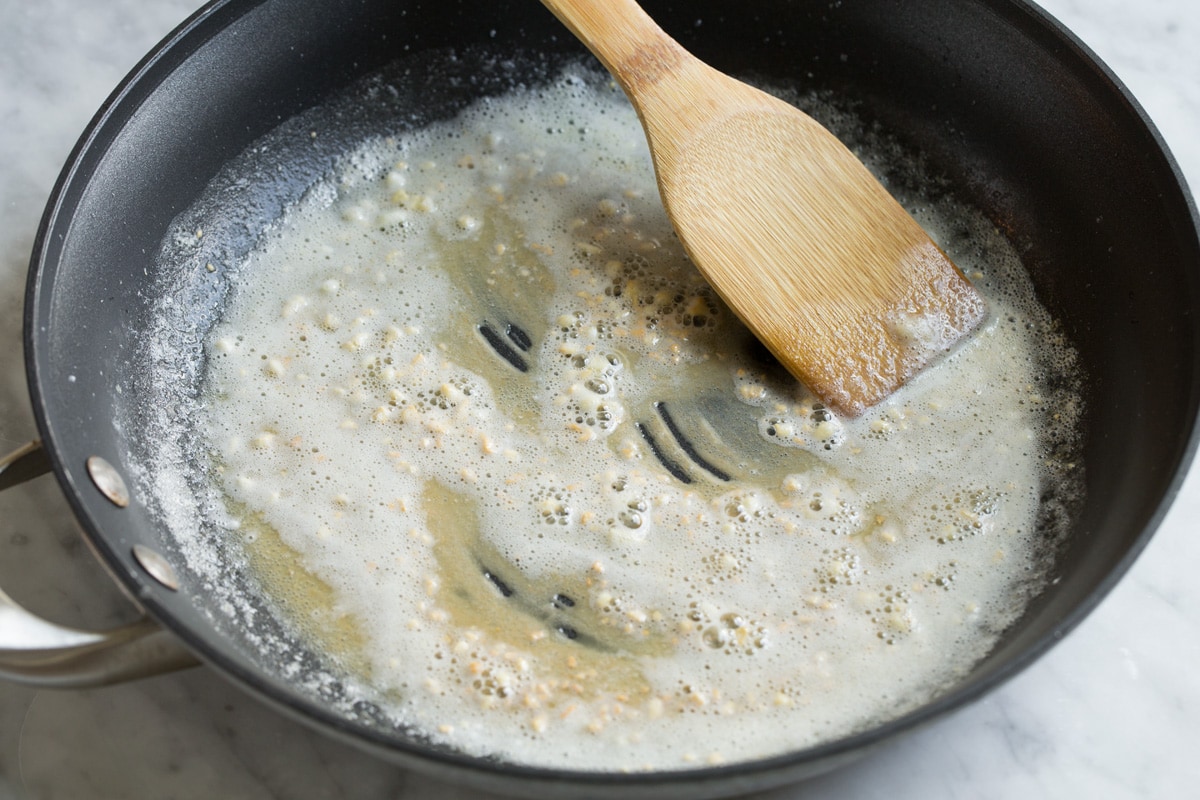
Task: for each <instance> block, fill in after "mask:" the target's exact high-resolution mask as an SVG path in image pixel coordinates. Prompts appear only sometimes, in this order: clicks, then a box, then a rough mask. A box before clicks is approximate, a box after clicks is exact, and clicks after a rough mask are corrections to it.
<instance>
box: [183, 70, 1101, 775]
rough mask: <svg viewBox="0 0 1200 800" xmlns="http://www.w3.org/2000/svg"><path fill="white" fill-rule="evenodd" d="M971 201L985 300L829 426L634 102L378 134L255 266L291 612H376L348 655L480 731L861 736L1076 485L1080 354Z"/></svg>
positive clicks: (244, 353)
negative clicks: (707, 239)
mask: <svg viewBox="0 0 1200 800" xmlns="http://www.w3.org/2000/svg"><path fill="white" fill-rule="evenodd" d="M947 219H950V220H952V221H953V223H954V224H955V225H956V226H958V227H962V226H964V225H965V226H968V227H970V229H971V230H970V237H969V239H970V241H971V242H972V243H973V244H972V245H971V247H970V248H969V249H964V248H962V247H959V248H954V250H955V252H952V255H953V256H954V257H956V258H957V259H958V261H959V264H960V266H962V267H963V268H964V271H966V272H967V274H968V275H971V276H973V277H974V279H975V282H976V284H977V285H978V286H979V287H980V288H981V290H982V291H983V292H984V293H985V294H987V295H988V300H989V304H990V308H991V314H990V318H989V320H988V322H987V323H986V324H985V326H984V327H983V328H982V330H980V331H979V332H978V333H977V334H976V335H974V336H973V337H971V339H970V340H969V341H967V342H966V343H964V344H963V345H961V346H960V347H958V348H957V349H955V350H954V351H953V352H952V353H951V354H950V355H949V356H948V357H947V358H946V359H945V360H944V362H943V363H941V364H939V365H938V366H937V367H936V368H935V369H932V370H929V371H927V372H926V373H925V374H923V375H921V376H919V377H918V378H917V379H915V380H914V381H913V382H912V383H911V384H910V385H909V386H907V387H906V388H905V389H903V390H902V391H901V392H900V393H898V394H896V395H895V396H893V397H892V398H890V399H888V400H887V401H886V402H885V403H883V404H881V405H880V406H878V407H877V408H875V409H872V410H871V411H869V412H868V413H867V414H866V415H864V416H863V417H862V418H860V419H856V420H843V419H838V418H837V417H835V416H833V415H832V414H830V413H829V412H828V411H826V410H824V409H823V408H821V407H820V405H819V404H818V403H816V401H815V400H814V398H812V397H811V396H809V395H808V393H807V392H805V391H804V390H803V388H802V387H797V386H795V385H794V383H793V382H792V381H790V380H789V379H787V378H786V376H784V375H782V374H781V373H780V372H779V371H777V370H775V369H773V368H772V367H769V366H763V365H762V364H760V363H759V362H757V361H756V360H755V359H754V357H753V355H752V347H751V342H750V340H749V338H748V336H747V334H746V333H745V332H744V331H743V330H742V329H741V328H740V326H738V324H737V323H736V320H734V319H733V317H732V315H731V314H730V312H729V311H728V310H727V309H726V308H725V307H724V306H723V305H722V304H721V303H720V302H719V300H717V299H716V297H715V295H714V294H713V293H712V291H711V290H710V289H709V288H708V287H707V286H706V285H705V284H704V283H703V282H702V280H701V279H700V277H699V276H698V274H697V273H696V272H695V271H694V270H693V269H692V267H691V266H690V264H688V262H687V259H686V257H685V256H684V254H683V252H682V249H681V247H680V246H679V244H678V243H677V242H676V240H675V238H674V236H673V234H672V233H671V231H670V228H669V226H668V223H667V222H666V220H665V217H664V215H663V213H662V211H661V208H660V206H659V204H658V199H657V194H656V190H655V185H654V179H653V175H652V173H651V167H650V162H649V157H648V155H647V153H646V152H645V146H644V143H643V141H642V138H641V133H640V129H639V128H638V126H637V121H636V118H635V116H634V114H633V112H632V111H631V110H630V109H629V107H628V106H627V105H626V104H625V102H624V100H623V98H622V97H621V96H620V95H619V93H618V92H616V91H615V90H614V89H612V87H602V88H597V87H596V86H594V85H592V83H591V82H589V81H586V80H583V79H581V78H578V77H572V76H570V75H568V76H566V77H564V78H563V79H562V80H560V81H559V82H557V83H556V84H555V85H554V86H552V87H551V88H547V89H542V90H538V91H525V92H514V93H512V94H511V95H509V96H507V97H505V98H503V99H493V100H488V101H483V102H481V103H480V104H479V105H477V106H475V107H473V108H472V109H470V110H469V111H468V112H466V113H465V114H463V115H461V116H460V117H458V118H456V119H454V120H452V121H449V122H445V123H439V124H437V125H434V126H432V127H430V128H428V129H426V130H424V131H421V132H419V133H414V134H410V135H406V136H404V137H403V138H400V139H397V140H390V139H389V140H380V141H375V142H371V143H368V144H367V145H365V146H364V147H363V148H362V149H361V150H360V151H358V152H356V153H353V154H352V155H351V156H349V157H348V158H347V160H346V166H345V169H344V170H343V172H342V173H341V174H340V175H339V176H338V178H337V180H334V181H331V182H329V183H328V184H325V185H323V186H321V187H320V188H319V189H318V190H316V191H313V192H310V193H309V194H308V195H307V197H306V199H305V201H304V202H303V203H302V204H300V206H299V207H297V208H295V209H293V210H292V211H291V212H290V214H289V217H288V219H287V220H286V221H285V222H284V223H283V224H282V225H281V226H280V227H279V229H278V230H277V231H276V232H274V233H273V234H272V235H271V236H269V237H268V238H267V239H266V240H265V241H264V242H263V244H262V245H261V246H260V248H259V249H258V251H256V252H255V253H254V255H253V256H252V257H251V259H250V261H249V262H248V263H247V264H246V265H244V266H243V267H242V269H241V271H240V275H241V277H240V279H239V284H238V285H237V286H236V292H235V297H234V299H233V301H232V303H231V305H230V307H229V309H228V312H227V314H226V316H225V318H224V320H223V322H222V323H221V325H220V326H219V329H218V330H217V331H216V332H215V334H214V336H213V337H212V343H211V347H210V358H211V362H210V363H211V366H210V372H209V374H208V376H207V379H206V380H207V385H206V391H207V396H208V399H209V402H208V403H207V405H206V407H205V410H204V418H203V421H202V424H203V426H204V430H205V432H206V435H207V437H208V439H209V441H210V442H211V447H212V449H213V451H214V453H215V456H214V473H213V474H214V480H216V481H217V482H218V484H219V486H220V488H221V491H222V492H223V493H224V494H225V495H226V496H227V497H228V498H229V499H230V500H231V501H233V508H234V509H235V510H236V511H237V512H238V513H245V510H247V509H248V510H250V512H252V513H253V514H254V515H257V516H258V518H259V519H261V520H262V521H264V522H265V523H267V525H269V526H270V528H272V529H273V530H274V531H276V532H277V533H278V535H279V537H280V538H281V539H282V541H283V543H284V544H285V545H286V547H287V548H290V549H291V550H294V551H295V552H296V553H298V554H299V556H298V559H299V563H301V564H302V565H303V567H304V568H306V569H307V570H309V571H311V572H312V573H313V574H315V575H316V576H317V577H319V579H320V580H321V581H322V582H324V583H325V584H327V585H328V586H329V587H330V588H331V589H332V593H331V595H330V597H331V598H332V599H331V600H328V601H326V600H321V601H320V602H331V603H332V609H328V608H326V609H316V608H314V603H316V602H317V601H316V600H314V599H313V598H310V597H291V598H290V600H289V602H290V603H291V604H292V607H293V608H299V609H305V612H304V613H305V614H311V617H307V618H305V619H298V620H296V621H295V624H296V626H297V627H298V628H299V629H301V630H302V631H303V635H305V636H308V637H311V638H312V639H313V640H314V641H318V642H320V641H327V640H328V637H330V636H331V635H332V634H331V633H330V631H331V630H332V629H333V627H336V625H335V623H337V621H338V620H339V619H340V618H343V617H344V618H349V619H352V620H353V621H354V622H353V625H354V626H356V629H357V630H358V631H360V632H361V640H356V643H355V644H353V645H352V646H350V647H349V649H353V650H355V651H356V652H355V653H343V654H341V655H342V656H344V657H345V659H346V663H348V664H355V665H358V666H359V667H361V668H362V670H363V672H364V673H366V674H367V675H368V676H369V681H370V683H371V684H372V685H373V686H374V687H376V688H377V689H379V690H380V691H381V692H383V693H384V694H385V695H387V696H388V697H390V698H391V701H392V702H391V705H390V707H389V712H390V713H393V714H395V715H397V717H398V718H399V719H401V720H403V721H404V722H405V723H407V724H411V725H414V726H416V727H418V728H420V729H422V730H424V731H426V732H428V734H429V735H430V736H431V737H433V738H435V739H438V740H441V741H445V742H447V743H449V744H451V745H453V746H455V747H458V748H461V749H463V750H465V751H467V752H472V753H479V754H495V755H498V756H500V757H503V758H506V759H510V760H513V761H518V762H522V763H528V764H539V765H551V766H566V767H572V768H583V769H601V770H626V769H643V768H645V769H650V768H677V767H686V766H689V765H696V764H706V763H720V762H724V761H734V760H741V759H749V758H756V757H762V756H766V755H770V754H774V753H778V752H781V751H785V750H789V749H794V748H797V747H803V746H808V745H812V744H815V743H817V742H820V741H824V740H828V739H830V738H832V737H836V736H839V735H843V734H845V733H848V732H850V731H853V730H857V729H860V728H862V727H864V726H866V725H868V724H870V723H871V722H873V721H877V720H879V719H883V718H887V717H889V716H892V715H895V714H898V713H901V712H903V711H904V710H906V709H908V708H911V707H913V706H915V705H917V704H919V703H921V702H923V701H924V700H926V699H927V698H928V697H930V696H931V695H932V694H934V693H936V692H937V691H939V690H940V689H941V688H944V687H945V686H947V685H950V684H951V683H952V682H953V681H954V680H955V679H956V678H958V677H959V676H961V675H962V674H964V673H965V672H967V671H968V670H969V669H970V667H971V666H972V665H973V664H974V663H975V662H976V661H977V660H978V659H979V658H980V657H982V656H983V655H984V654H986V652H987V651H988V650H989V648H990V647H992V645H993V644H994V643H995V641H996V637H997V635H998V633H999V632H1000V631H1003V629H1004V628H1005V627H1006V626H1007V625H1008V624H1009V623H1011V622H1012V620H1014V619H1015V617H1016V616H1017V615H1018V614H1019V613H1020V612H1021V610H1022V609H1023V608H1024V605H1025V603H1026V602H1027V601H1028V598H1029V596H1030V594H1031V592H1032V591H1034V590H1035V589H1036V586H1037V580H1039V579H1040V577H1041V576H1042V575H1043V573H1044V570H1045V568H1046V560H1045V559H1046V554H1047V550H1048V547H1047V542H1046V541H1044V537H1045V536H1047V535H1048V534H1047V532H1046V531H1045V530H1044V529H1043V528H1042V527H1041V526H1039V524H1038V519H1039V508H1040V505H1039V498H1040V497H1041V496H1042V494H1043V491H1044V490H1045V487H1046V484H1047V481H1048V480H1049V479H1050V476H1051V475H1052V474H1053V476H1054V478H1055V479H1058V478H1059V477H1060V476H1061V475H1062V474H1064V473H1066V474H1069V473H1070V470H1071V467H1070V466H1069V465H1066V464H1063V463H1059V461H1057V460H1056V458H1057V454H1056V453H1055V452H1051V449H1052V448H1053V447H1054V446H1056V443H1059V442H1060V440H1061V439H1062V437H1063V431H1064V430H1071V429H1072V427H1073V425H1074V424H1075V422H1076V421H1077V420H1076V414H1077V411H1076V409H1077V407H1078V405H1077V402H1075V401H1074V400H1072V401H1071V402H1068V401H1067V400H1066V399H1064V397H1061V396H1059V395H1057V394H1052V393H1051V392H1050V390H1048V389H1047V388H1046V387H1047V386H1048V385H1052V384H1053V385H1057V384H1058V383H1059V382H1061V381H1062V379H1064V378H1066V377H1070V375H1071V370H1072V369H1073V356H1072V354H1071V352H1070V350H1069V348H1067V347H1066V346H1065V345H1064V344H1063V343H1062V342H1061V341H1060V339H1059V337H1055V336H1051V335H1050V333H1051V332H1052V331H1053V325H1052V323H1051V322H1050V321H1049V319H1048V318H1047V317H1046V315H1045V312H1044V311H1042V310H1041V309H1040V308H1039V307H1038V306H1037V304H1036V302H1035V301H1034V298H1033V294H1032V289H1031V287H1030V285H1029V283H1028V280H1027V278H1026V277H1025V275H1024V272H1023V270H1022V269H1021V266H1020V263H1019V260H1018V258H1017V256H1016V255H1015V254H1014V253H1013V251H1012V250H1011V248H1010V247H1008V245H1007V244H1006V243H1005V242H1004V240H1003V238H1002V237H1001V236H1000V235H999V234H998V233H997V232H996V231H994V230H993V229H992V228H991V226H989V225H988V224H987V223H986V222H984V221H982V220H981V219H979V218H977V217H972V216H970V215H969V214H968V212H964V211H963V210H962V209H958V208H955V207H953V206H950V205H947V204H942V205H940V206H934V207H932V208H931V210H930V211H928V212H926V215H925V216H923V218H922V222H923V223H924V224H926V226H927V227H930V228H931V229H936V228H937V226H938V225H940V224H942V223H944V222H945V221H946V220H947ZM943 244H944V245H946V244H947V243H945V242H944V243H943ZM951 244H952V243H951ZM451 262H457V263H454V265H453V266H450V267H447V266H446V265H447V263H451ZM484 322H486V323H487V324H488V326H489V328H490V329H491V330H492V331H493V332H494V333H495V334H496V335H497V337H498V338H500V340H501V341H502V342H504V347H507V348H508V349H509V351H510V352H511V353H513V354H516V356H517V357H519V358H521V359H523V360H524V361H525V362H526V363H527V365H528V366H529V371H528V372H527V373H519V372H517V371H516V370H515V369H514V368H513V367H512V366H511V365H510V364H509V363H508V361H506V360H505V357H504V355H503V354H502V353H500V352H498V351H497V349H496V348H495V347H493V346H492V345H490V344H489V342H488V341H487V339H486V337H484V336H483V335H481V334H480V333H479V328H480V325H481V324H482V323H484ZM508 323H515V324H517V325H518V326H519V327H520V329H521V330H522V331H524V332H525V333H526V335H527V336H528V339H529V340H530V341H529V342H528V343H529V344H530V345H531V346H530V347H529V350H528V351H525V350H524V349H523V348H522V339H521V336H520V335H519V333H513V334H512V335H509V334H507V333H506V328H505V326H506V324H508ZM1047 376H1051V378H1053V380H1048V379H1047ZM659 402H663V403H664V405H665V407H666V408H667V409H669V410H670V413H671V415H672V418H673V420H674V421H675V422H676V423H677V424H678V425H680V426H686V427H687V430H686V434H687V437H688V438H689V439H690V440H691V443H692V444H693V445H694V448H695V451H696V452H698V454H699V455H700V456H701V458H702V459H704V462H705V463H700V462H698V461H696V460H695V458H694V457H693V456H691V455H689V454H688V452H687V451H686V449H685V448H683V447H681V446H679V445H678V443H676V441H675V438H674V436H673V434H672V432H671V430H670V426H669V425H667V422H666V419H667V417H666V416H665V415H664V414H663V412H662V411H661V408H660V407H659V406H656V403H659ZM1056 415H1057V416H1056ZM639 424H641V425H642V428H643V429H642V430H639V427H638V426H639ZM647 434H648V435H649V438H648V436H647ZM650 438H653V439H654V440H655V441H656V442H657V444H658V446H659V447H660V449H662V451H663V455H664V456H665V457H666V458H667V459H668V460H669V461H671V462H672V463H674V464H675V466H676V467H677V469H679V470H682V472H683V474H685V475H686V476H687V478H688V479H690V480H691V482H690V483H683V482H681V481H680V479H679V474H677V473H674V472H673V471H672V470H671V469H670V468H669V467H667V466H665V465H664V463H663V461H662V460H660V459H659V458H658V457H656V455H655V454H654V452H653V447H652V446H651V444H650ZM706 465H707V466H706ZM714 469H715V470H716V472H714ZM720 473H727V474H728V476H729V477H730V478H731V480H728V481H726V480H722V479H721V474H720ZM431 487H434V488H433V489H431ZM231 528H232V526H231ZM254 530H258V528H255V527H253V526H249V527H246V528H243V529H242V531H241V532H240V533H239V530H237V529H231V530H230V532H229V535H230V536H232V537H236V536H245V537H246V538H247V542H246V545H247V547H248V548H250V549H251V550H253V548H254V547H255V545H256V542H255V541H253V538H254V534H253V533H252V531H254ZM246 531H251V533H249V534H247V533H246ZM268 557H284V556H282V555H280V553H278V552H277V553H275V554H273V555H270V556H268ZM485 571H486V572H488V574H489V575H490V576H491V577H488V576H486V575H485V574H484V573H485ZM267 583H268V584H269V585H272V586H273V589H274V590H275V591H277V592H279V593H281V594H287V593H288V592H289V591H291V590H290V589H289V587H288V586H287V585H286V584H284V583H279V582H275V583H274V584H271V581H270V580H268V581H267ZM556 587H561V589H560V588H556ZM505 590H507V594H508V596H505V595H506V591H505ZM464 598H466V599H464ZM572 634H573V635H575V638H574V639H572V638H570V635H572ZM359 650H361V652H357V651H359Z"/></svg>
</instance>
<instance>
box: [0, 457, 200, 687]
mask: <svg viewBox="0 0 1200 800" xmlns="http://www.w3.org/2000/svg"><path fill="white" fill-rule="evenodd" d="M49 471H50V461H49V459H48V458H47V457H46V453H45V451H44V450H43V449H42V444H41V442H37V441H34V442H30V443H29V444H27V445H25V446H23V447H21V448H19V449H18V450H16V451H15V452H13V453H10V454H9V455H7V456H2V457H0V491H2V490H4V489H7V488H10V487H12V486H16V485H17V484H19V483H23V482H25V481H27V480H31V479H32V478H36V477H38V476H39V475H44V474H45V473H47V472H49ZM197 663H198V662H197V661H196V658H195V656H193V655H192V654H191V653H190V652H189V651H188V650H187V649H186V648H184V646H183V645H182V644H180V643H179V640H178V639H176V638H175V637H174V636H172V635H171V634H170V633H168V632H167V631H165V630H164V629H162V628H160V627H159V626H158V624H157V623H155V622H153V621H152V620H150V619H148V618H142V619H140V620H138V621H136V622H132V623H130V624H128V625H123V626H121V627H118V628H113V629H112V630H108V631H84V630H79V629H76V628H69V627H66V626H63V625H57V624H55V623H53V622H48V621H46V620H44V619H42V618H41V617H38V616H36V615H34V614H31V613H30V612H28V611H26V610H25V609H24V608H22V607H21V606H19V605H18V604H17V603H16V602H15V601H14V600H13V599H12V598H11V597H9V596H8V595H7V594H5V593H4V591H3V590H2V589H0V678H3V679H6V680H10V681H15V682H17V683H23V684H26V685H29V686H35V687H40V688H53V689H81V688H86V687H93V686H106V685H109V684H113V683H120V682H122V681H128V680H134V679H136V678H144V677H149V676H151V675H158V674H161V673H164V672H171V671H173V670H177V669H182V668H184V667H190V666H194V665H195V664H197Z"/></svg>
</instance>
